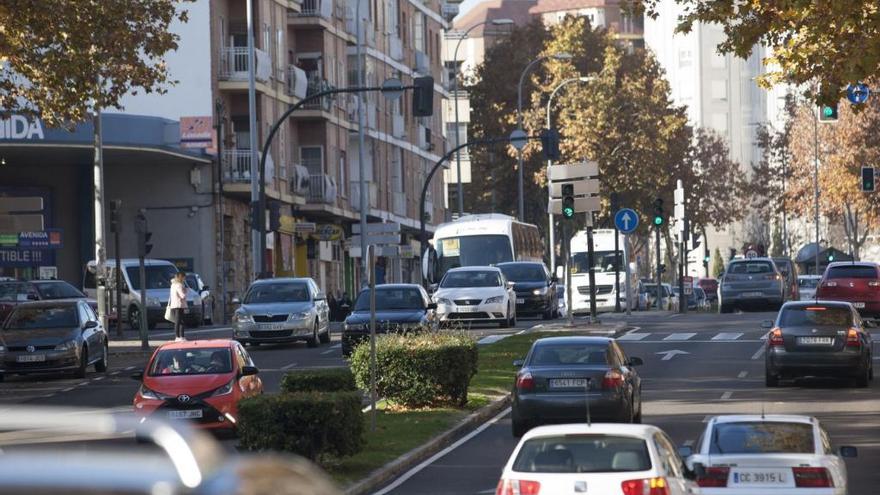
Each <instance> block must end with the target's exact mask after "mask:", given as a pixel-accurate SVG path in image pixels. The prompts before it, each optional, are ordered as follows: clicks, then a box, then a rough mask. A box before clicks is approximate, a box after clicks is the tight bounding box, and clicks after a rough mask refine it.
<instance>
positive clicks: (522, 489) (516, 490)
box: [495, 480, 541, 495]
mask: <svg viewBox="0 0 880 495" xmlns="http://www.w3.org/2000/svg"><path fill="white" fill-rule="evenodd" d="M539 493H541V484H540V483H538V482H537V481H529V480H501V481H499V482H498V488H496V489H495V495H538V494H539Z"/></svg>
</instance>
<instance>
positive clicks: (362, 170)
mask: <svg viewBox="0 0 880 495" xmlns="http://www.w3.org/2000/svg"><path fill="white" fill-rule="evenodd" d="M355 1H356V2H357V7H356V8H355V11H356V13H355V25H356V29H357V47H356V50H357V53H356V57H355V58H357V74H358V76H357V80H358V86H364V67H363V56H362V54H361V51H362V50H363V43H364V34H363V31H364V24H365V23H363V22H361V3H363V0H355ZM363 100H364V95H362V94H359V95H358V105H357V112H358V173H359V175H360V177H359V178H360V209H361V211H360V223H361V232H362V233H361V287H365V286H366V284H367V283H368V281H369V277H368V274H367V207H368V205H369V201H367V192H368V190H367V177H366V176H367V164H366V163H365V162H366V160H367V158H366V150H364V147H365V146H366V144H365V142H364V141H365V140H364V127H365V123H364V119H365V118H366V114H365V112H364V101H363ZM456 132H457V129H456ZM422 255H423V256H424V253H423V254H422Z"/></svg>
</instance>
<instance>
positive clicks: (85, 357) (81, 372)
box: [73, 346, 89, 378]
mask: <svg viewBox="0 0 880 495" xmlns="http://www.w3.org/2000/svg"><path fill="white" fill-rule="evenodd" d="M88 366H89V348H88V347H86V346H83V348H82V352H81V353H80V355H79V367H77V368H76V371H74V372H73V376H74V377H76V378H85V377H86V368H87V367H88Z"/></svg>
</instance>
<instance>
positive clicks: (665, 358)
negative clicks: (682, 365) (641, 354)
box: [655, 349, 690, 361]
mask: <svg viewBox="0 0 880 495" xmlns="http://www.w3.org/2000/svg"><path fill="white" fill-rule="evenodd" d="M655 354H663V355H664V356H663V359H661V361H669V360H670V359H672V358H674V357H675V356H676V355H678V354H690V353H689V352H687V351H679V350H678V349H672V350H671V351H661V352H655Z"/></svg>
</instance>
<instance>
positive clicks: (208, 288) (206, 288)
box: [202, 285, 211, 292]
mask: <svg viewBox="0 0 880 495" xmlns="http://www.w3.org/2000/svg"><path fill="white" fill-rule="evenodd" d="M206 290H211V286H210V285H203V286H202V292H205V291H206Z"/></svg>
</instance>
